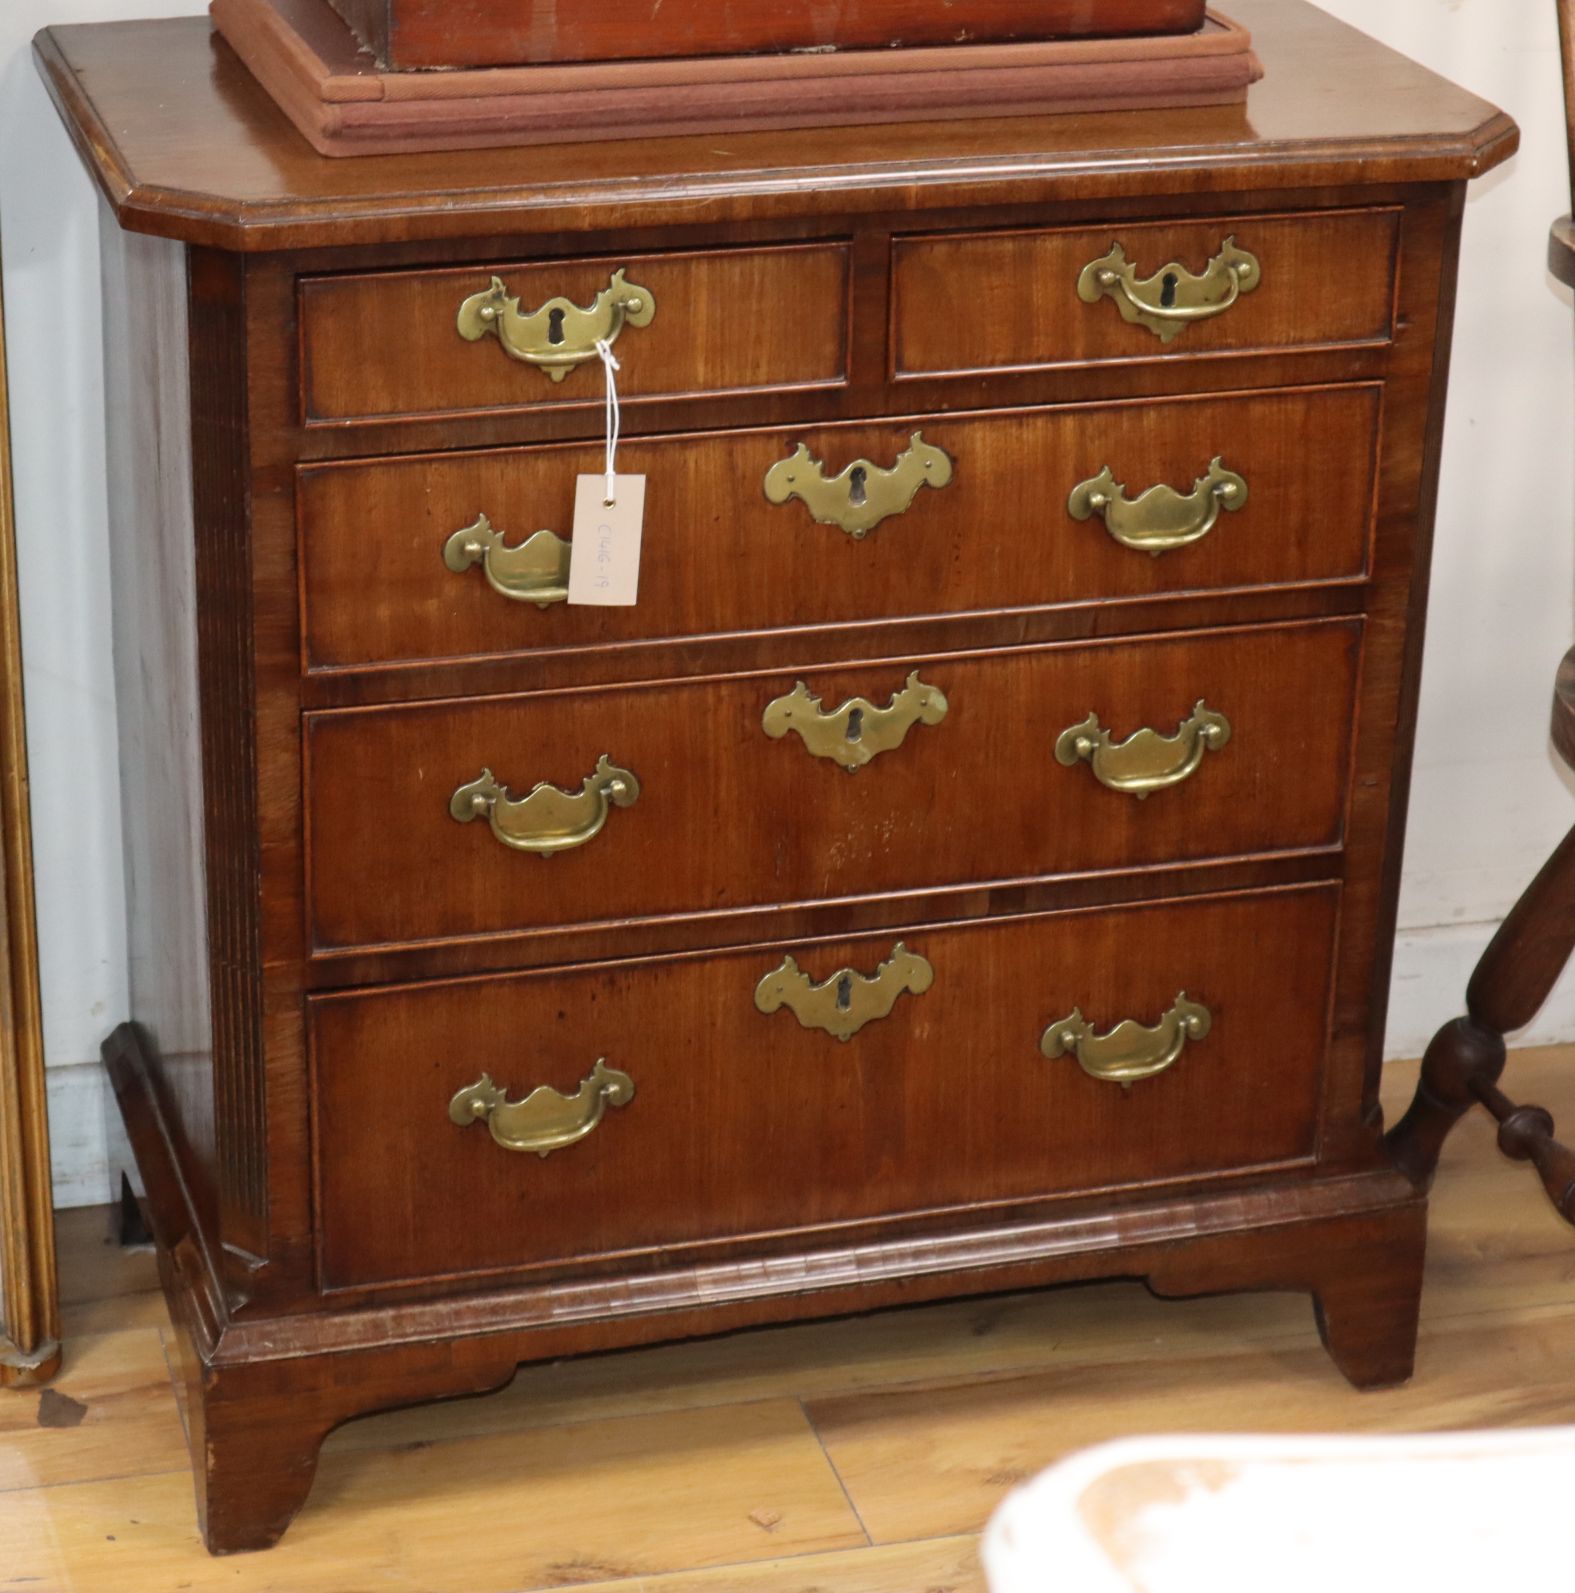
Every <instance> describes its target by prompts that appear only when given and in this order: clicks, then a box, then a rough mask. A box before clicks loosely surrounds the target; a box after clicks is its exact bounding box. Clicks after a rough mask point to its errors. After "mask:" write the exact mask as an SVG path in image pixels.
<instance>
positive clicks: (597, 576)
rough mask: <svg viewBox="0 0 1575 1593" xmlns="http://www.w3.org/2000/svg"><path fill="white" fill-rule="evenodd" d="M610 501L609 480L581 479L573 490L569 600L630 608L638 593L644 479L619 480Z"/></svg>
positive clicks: (640, 477) (637, 477) (636, 477)
mask: <svg viewBox="0 0 1575 1593" xmlns="http://www.w3.org/2000/svg"><path fill="white" fill-rule="evenodd" d="M617 487H618V491H617V498H616V501H615V502H613V503H611V504H609V503H608V502H607V478H606V476H581V477H580V478H579V479H578V481H577V482H576V483H575V489H574V545H573V551H572V552H571V554H570V556H569V601H570V602H571V603H592V604H600V605H602V606H603V607H606V608H632V607H633V606H634V603H635V599H636V594H637V593H638V592H639V589H640V532H641V529H642V527H643V526H644V524H645V477H644V476H619V477H618V478H617Z"/></svg>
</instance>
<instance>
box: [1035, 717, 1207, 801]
mask: <svg viewBox="0 0 1575 1593" xmlns="http://www.w3.org/2000/svg"><path fill="white" fill-rule="evenodd" d="M1230 735H1231V730H1230V720H1229V719H1227V718H1226V717H1225V715H1224V714H1222V713H1216V712H1215V711H1214V709H1212V708H1210V707H1209V705H1208V704H1207V703H1205V702H1203V701H1202V700H1201V699H1200V700H1199V702H1198V705H1197V707H1195V708H1194V709H1193V710H1192V714H1191V716H1190V717H1189V718H1187V719H1184V720H1183V721H1182V723H1181V728H1180V729H1179V730H1177V732H1176V733H1175V735H1173V736H1162V735H1160V733H1159V732H1158V731H1157V730H1139V731H1137V732H1135V733H1134V734H1132V735H1130V736H1128V737H1127V739H1126V740H1125V741H1115V740H1112V738H1111V735H1110V732H1109V731H1108V730H1106V729H1105V727H1104V726H1103V725H1102V724H1100V722H1099V715H1098V714H1090V715H1089V716H1088V718H1087V719H1085V720H1084V721H1083V722H1082V723H1081V724H1078V725H1072V726H1071V727H1070V728H1069V729H1066V730H1063V731H1062V732H1061V734H1060V736H1059V737H1058V738H1057V740H1056V744H1055V756H1056V762H1057V763H1062V764H1065V765H1066V767H1067V768H1069V769H1070V768H1072V767H1073V766H1074V765H1075V764H1078V763H1086V764H1088V765H1089V766H1090V767H1091V768H1092V769H1093V771H1094V778H1095V779H1096V780H1098V781H1099V783H1100V784H1101V785H1103V786H1108V787H1109V788H1110V789H1111V790H1112V791H1125V792H1127V793H1128V794H1129V795H1131V796H1135V797H1139V798H1141V797H1146V796H1149V795H1151V794H1152V793H1153V792H1155V791H1163V790H1164V789H1165V788H1166V787H1167V786H1173V785H1180V784H1181V782H1182V781H1183V780H1186V779H1188V778H1189V777H1190V776H1192V775H1193V774H1195V773H1197V769H1198V765H1199V764H1200V763H1202V762H1203V755H1204V753H1206V752H1218V751H1219V750H1220V749H1221V748H1222V747H1224V746H1225V745H1226V744H1227V743H1228V742H1229V741H1230Z"/></svg>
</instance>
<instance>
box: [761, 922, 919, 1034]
mask: <svg viewBox="0 0 1575 1593" xmlns="http://www.w3.org/2000/svg"><path fill="white" fill-rule="evenodd" d="M934 982H935V970H934V969H933V968H932V967H931V966H930V965H929V963H928V962H926V961H925V959H924V958H923V957H921V956H920V955H919V954H918V953H917V952H915V951H909V950H908V948H907V947H906V946H904V945H903V943H902V942H901V941H900V940H899V941H898V942H897V944H896V945H895V946H893V947H892V948H891V956H890V957H889V958H888V959H887V960H886V961H885V962H883V963H882V964H881V965H880V967H879V968H877V969H876V970H875V973H874V975H873V977H870V976H866V975H864V974H861V973H856V972H855V971H854V970H853V969H852V968H844V969H842V970H841V971H840V972H838V973H834V974H833V975H832V976H831V977H830V978H829V979H827V980H825V981H824V982H823V983H821V984H818V985H817V984H815V983H814V982H813V981H812V980H811V979H810V977H809V975H808V974H806V973H803V972H801V971H800V970H799V966H798V964H797V963H796V962H795V961H794V960H793V959H792V958H791V957H784V958H783V959H782V966H781V967H780V968H773V969H772V970H771V972H770V973H768V974H767V975H766V976H765V978H763V979H762V980H761V981H760V983H759V984H758V985H756V986H755V1005H756V1006H757V1007H758V1008H759V1009H760V1010H761V1011H762V1012H768V1013H769V1012H775V1011H776V1010H777V1009H778V1008H779V1007H786V1008H787V1009H788V1011H789V1012H791V1013H792V1014H793V1016H794V1017H795V1018H797V1019H798V1021H799V1022H800V1023H801V1024H803V1025H804V1027H805V1028H806V1029H824V1030H825V1031H826V1033H827V1034H831V1035H835V1036H836V1037H837V1039H839V1040H851V1039H852V1038H853V1036H854V1035H856V1034H857V1033H858V1032H859V1030H860V1029H862V1028H863V1027H864V1025H865V1024H866V1023H873V1022H874V1021H875V1020H876V1019H877V1018H884V1017H887V1016H889V1015H890V1013H891V1009H892V1008H893V1007H894V1006H896V1004H897V998H898V997H899V996H901V995H904V994H910V995H915V996H922V995H923V994H924V992H925V991H926V990H928V989H929V988H930V986H931V985H932V984H933V983H934Z"/></svg>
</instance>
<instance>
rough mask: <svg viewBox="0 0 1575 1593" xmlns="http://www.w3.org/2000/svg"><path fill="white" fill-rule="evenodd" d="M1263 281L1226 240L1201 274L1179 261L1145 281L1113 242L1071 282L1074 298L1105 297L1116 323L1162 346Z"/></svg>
mask: <svg viewBox="0 0 1575 1593" xmlns="http://www.w3.org/2000/svg"><path fill="white" fill-rule="evenodd" d="M1262 280H1263V267H1262V265H1261V264H1260V263H1259V261H1258V259H1257V257H1256V256H1255V255H1251V254H1248V252H1247V251H1246V250H1245V249H1242V248H1239V247H1238V246H1237V243H1236V240H1235V238H1234V237H1230V238H1227V239H1226V240H1225V242H1224V243H1223V244H1222V245H1221V246H1220V251H1219V253H1218V254H1217V255H1215V256H1214V258H1213V259H1212V260H1210V261H1209V263H1208V265H1207V266H1205V267H1204V269H1203V271H1202V273H1201V274H1194V273H1193V272H1191V271H1189V270H1188V269H1187V267H1186V266H1184V265H1183V264H1182V263H1181V262H1180V261H1179V260H1172V261H1171V262H1170V263H1169V264H1168V265H1164V266H1161V267H1160V269H1159V270H1158V271H1156V272H1155V273H1154V275H1153V276H1151V277H1142V276H1139V275H1138V268H1137V266H1136V264H1135V263H1134V262H1133V261H1131V260H1129V259H1128V258H1127V252H1126V250H1125V249H1124V248H1123V247H1122V246H1121V245H1120V244H1119V243H1117V244H1114V245H1113V246H1112V247H1111V250H1110V253H1109V254H1107V255H1105V256H1104V257H1103V258H1102V259H1099V260H1091V261H1090V262H1089V263H1088V264H1087V265H1086V266H1084V268H1083V270H1082V273H1081V275H1080V276H1079V277H1078V279H1077V296H1078V298H1080V299H1081V300H1082V301H1083V302H1084V303H1085V304H1097V303H1098V302H1099V301H1100V300H1101V299H1109V300H1111V302H1112V303H1114V305H1115V307H1116V308H1117V309H1118V310H1119V311H1120V312H1121V319H1122V320H1123V321H1128V322H1130V323H1131V324H1132V325H1134V326H1144V327H1147V328H1148V330H1149V331H1150V332H1152V333H1153V334H1154V335H1155V337H1157V338H1158V339H1159V340H1160V342H1162V343H1172V342H1174V341H1175V340H1176V339H1177V338H1178V337H1180V336H1181V334H1182V333H1183V332H1185V331H1186V330H1187V328H1188V327H1189V326H1192V325H1193V324H1194V323H1196V322H1198V321H1209V320H1212V319H1213V318H1214V317H1215V316H1217V315H1224V314H1225V313H1226V312H1227V311H1228V310H1230V309H1231V308H1232V307H1233V306H1234V305H1235V304H1236V302H1237V301H1238V300H1239V299H1240V298H1241V297H1242V296H1243V295H1244V294H1248V293H1254V292H1256V291H1257V289H1258V285H1259V283H1260V282H1261V281H1262Z"/></svg>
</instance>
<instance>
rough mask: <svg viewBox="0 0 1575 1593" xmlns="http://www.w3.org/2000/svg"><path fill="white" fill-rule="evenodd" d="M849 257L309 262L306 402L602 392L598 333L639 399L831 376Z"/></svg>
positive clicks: (473, 407)
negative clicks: (327, 265)
mask: <svg viewBox="0 0 1575 1593" xmlns="http://www.w3.org/2000/svg"><path fill="white" fill-rule="evenodd" d="M848 259H849V256H848V248H847V245H846V244H843V243H824V244H805V245H783V246H778V247H772V248H762V249H729V250H715V251H707V252H703V253H693V254H663V255H620V256H617V257H612V256H608V257H606V258H601V259H593V260H584V259H580V260H552V261H513V262H500V263H498V264H496V265H488V266H478V267H458V268H453V269H444V270H434V271H379V272H374V273H371V274H367V275H360V276H354V275H352V276H320V277H304V278H302V280H301V284H300V316H301V413H302V418H303V419H304V420H305V421H306V422H307V423H308V424H312V423H332V424H342V423H344V422H346V421H354V420H372V419H394V418H397V417H402V416H422V415H443V414H467V413H475V412H478V411H485V410H502V409H535V408H540V407H542V406H550V405H563V404H589V403H599V402H601V398H602V368H601V363H600V361H599V359H598V358H597V355H596V352H595V347H594V343H595V339H596V338H598V337H601V338H604V339H606V340H608V341H610V342H612V343H613V344H614V346H615V348H616V351H617V357H618V359H619V361H620V363H621V366H622V369H621V370H620V372H619V375H618V385H619V390H620V392H621V393H622V395H623V396H624V398H625V399H627V400H629V401H631V402H635V403H638V402H639V401H641V400H644V399H651V398H663V397H666V398H686V397H702V396H705V395H707V394H712V395H714V394H718V393H729V392H767V391H771V390H793V389H799V388H806V387H836V386H840V385H841V384H842V383H844V382H845V381H846V380H847V357H848V353H847V351H848V316H849V306H848V292H849V288H848V283H849V277H848ZM494 283H496V287H495V288H494V286H493V284H494Z"/></svg>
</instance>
